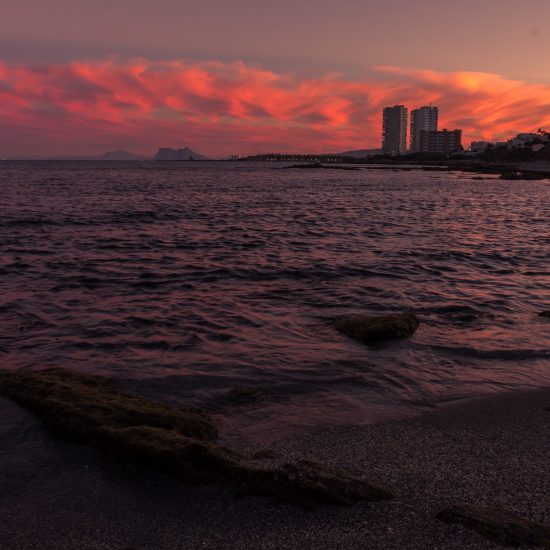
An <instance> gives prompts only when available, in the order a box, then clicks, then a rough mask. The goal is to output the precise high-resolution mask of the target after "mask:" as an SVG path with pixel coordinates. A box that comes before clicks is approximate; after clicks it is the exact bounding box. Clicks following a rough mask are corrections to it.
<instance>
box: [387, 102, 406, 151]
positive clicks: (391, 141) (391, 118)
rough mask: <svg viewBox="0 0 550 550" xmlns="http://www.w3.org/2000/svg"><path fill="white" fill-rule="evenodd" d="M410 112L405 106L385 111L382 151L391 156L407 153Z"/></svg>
mask: <svg viewBox="0 0 550 550" xmlns="http://www.w3.org/2000/svg"><path fill="white" fill-rule="evenodd" d="M408 118H409V111H408V109H407V107H405V106H404V105H394V106H393V107H386V108H385V109H384V125H383V130H382V150H383V151H384V154H386V155H391V156H398V155H403V154H405V153H406V152H407V123H408Z"/></svg>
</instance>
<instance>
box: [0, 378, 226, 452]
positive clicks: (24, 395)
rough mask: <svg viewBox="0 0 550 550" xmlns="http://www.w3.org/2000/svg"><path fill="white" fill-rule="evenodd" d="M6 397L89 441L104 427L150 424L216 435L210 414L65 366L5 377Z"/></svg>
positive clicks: (61, 431) (208, 437) (200, 436)
mask: <svg viewBox="0 0 550 550" xmlns="http://www.w3.org/2000/svg"><path fill="white" fill-rule="evenodd" d="M0 389H1V391H2V393H3V394H4V395H7V396H8V397H11V398H12V399H13V400H14V401H17V402H19V403H21V404H22V405H25V406H26V407H28V408H30V409H32V410H33V411H34V412H36V413H37V414H38V416H40V418H41V419H42V420H43V422H44V423H45V424H46V425H47V426H48V427H50V428H51V429H52V430H54V431H55V432H57V433H59V434H60V435H63V436H65V437H67V438H69V439H71V440H73V441H77V442H83V443H90V442H91V441H93V440H94V439H95V438H96V437H97V436H98V434H99V430H100V429H102V428H104V427H109V428H112V429H115V428H120V429H122V428H129V427H132V426H140V427H143V426H146V427H147V426H148V427H152V428H161V429H169V430H174V431H176V432H178V433H180V434H182V435H185V436H188V437H193V438H196V439H200V440H204V441H208V440H212V439H214V438H215V437H216V436H217V430H216V427H215V426H214V424H213V423H212V420H211V419H210V417H209V416H208V415H207V414H205V413H204V412H202V411H201V410H199V409H196V408H192V407H179V408H176V407H169V406H167V405H163V404H160V403H156V402H154V401H151V400H149V399H145V398H143V397H139V396H137V395H133V394H130V393H126V392H123V391H120V390H118V389H116V388H115V387H114V386H113V385H112V384H110V383H109V381H108V380H107V379H105V378H102V377H99V376H90V375H84V374H77V373H74V372H71V371H68V370H65V369H61V368H53V369H45V370H41V371H37V372H20V373H11V374H9V375H6V376H5V377H4V378H3V380H2V382H1V385H0Z"/></svg>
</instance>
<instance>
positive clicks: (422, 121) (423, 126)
mask: <svg viewBox="0 0 550 550" xmlns="http://www.w3.org/2000/svg"><path fill="white" fill-rule="evenodd" d="M438 117H439V110H438V108H437V107H432V106H431V105H430V106H429V107H420V108H419V109H413V111H412V112H411V152H412V153H419V152H420V134H421V132H422V131H423V130H426V131H428V132H435V131H436V130H437V119H438Z"/></svg>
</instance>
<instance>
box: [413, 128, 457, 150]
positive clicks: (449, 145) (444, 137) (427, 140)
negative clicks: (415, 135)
mask: <svg viewBox="0 0 550 550" xmlns="http://www.w3.org/2000/svg"><path fill="white" fill-rule="evenodd" d="M461 150H462V130H452V131H449V130H441V131H437V130H435V131H433V130H422V131H421V132H420V152H422V153H433V154H436V155H445V156H447V155H450V154H451V153H456V152H457V151H461Z"/></svg>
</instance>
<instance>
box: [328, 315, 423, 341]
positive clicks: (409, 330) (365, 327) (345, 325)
mask: <svg viewBox="0 0 550 550" xmlns="http://www.w3.org/2000/svg"><path fill="white" fill-rule="evenodd" d="M419 324H420V323H419V321H418V319H417V318H416V315H414V314H413V313H401V314H398V315H384V316H381V317H372V316H360V317H353V318H351V319H344V320H341V321H337V323H336V328H337V329H338V330H339V331H340V332H342V333H343V334H345V335H346V336H349V337H350V338H353V339H354V340H358V341H359V342H362V343H364V344H371V343H373V342H379V341H382V340H388V339H392V338H407V337H408V336H411V335H412V334H414V333H415V331H416V329H417V328H418V325H419Z"/></svg>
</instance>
